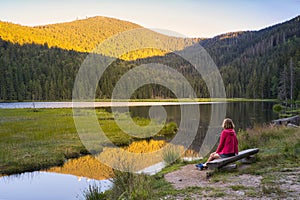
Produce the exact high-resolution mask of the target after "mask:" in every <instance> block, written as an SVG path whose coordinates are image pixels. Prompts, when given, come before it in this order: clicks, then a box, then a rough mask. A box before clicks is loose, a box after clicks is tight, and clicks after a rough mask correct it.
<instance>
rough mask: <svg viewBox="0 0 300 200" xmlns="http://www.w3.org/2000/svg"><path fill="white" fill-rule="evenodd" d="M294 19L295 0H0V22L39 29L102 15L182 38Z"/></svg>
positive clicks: (298, 5)
mask: <svg viewBox="0 0 300 200" xmlns="http://www.w3.org/2000/svg"><path fill="white" fill-rule="evenodd" d="M297 15H300V0H149V1H143V0H51V1H49V0H47V1H45V0H8V1H3V0H0V20H1V21H9V22H13V23H17V24H22V25H29V26H34V25H43V24H49V23H57V22H66V21H73V20H76V19H77V18H79V19H82V18H86V17H92V16H108V17H114V18H118V19H122V20H127V21H131V22H134V23H137V24H139V25H141V26H144V27H146V28H159V29H167V30H170V31H175V32H178V33H180V34H183V35H186V36H188V37H213V36H216V35H218V34H222V33H226V32H232V31H240V30H259V29H261V28H265V27H267V26H270V25H273V24H277V23H280V22H284V21H286V20H289V19H291V18H293V17H296V16H297Z"/></svg>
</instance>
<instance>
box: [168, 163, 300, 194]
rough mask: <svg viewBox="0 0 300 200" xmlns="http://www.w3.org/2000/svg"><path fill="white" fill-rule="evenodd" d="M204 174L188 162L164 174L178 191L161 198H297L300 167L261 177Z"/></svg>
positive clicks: (299, 190)
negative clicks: (208, 175) (179, 191)
mask: <svg viewBox="0 0 300 200" xmlns="http://www.w3.org/2000/svg"><path fill="white" fill-rule="evenodd" d="M206 173H207V171H199V170H197V169H196V168H195V165H193V164H190V165H186V166H183V167H182V168H181V169H180V170H177V171H174V172H171V173H168V174H166V175H165V179H166V180H167V181H168V182H170V183H171V184H172V185H173V186H174V188H175V189H177V190H182V193H181V194H180V195H176V196H172V195H169V196H167V197H165V199H178V200H180V199H187V198H188V199H274V198H275V199H282V198H283V199H298V198H299V196H300V179H299V177H300V168H291V169H285V170H282V171H281V172H275V173H270V174H265V175H263V176H264V177H263V176H256V175H250V174H241V175H237V174H236V173H228V172H224V176H222V175H221V176H218V177H219V179H218V178H215V177H214V178H209V179H207V178H206ZM266 177H267V178H266ZM268 177H270V180H269V179H268Z"/></svg>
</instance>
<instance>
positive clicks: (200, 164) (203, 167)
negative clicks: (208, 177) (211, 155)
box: [196, 163, 207, 170]
mask: <svg viewBox="0 0 300 200" xmlns="http://www.w3.org/2000/svg"><path fill="white" fill-rule="evenodd" d="M196 167H197V168H198V169H200V170H204V169H207V166H205V165H204V164H202V163H199V164H197V165H196Z"/></svg>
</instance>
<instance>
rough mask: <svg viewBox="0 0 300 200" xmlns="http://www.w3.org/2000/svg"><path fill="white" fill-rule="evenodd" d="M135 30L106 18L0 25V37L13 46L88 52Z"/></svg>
mask: <svg viewBox="0 0 300 200" xmlns="http://www.w3.org/2000/svg"><path fill="white" fill-rule="evenodd" d="M135 28H141V26H139V25H137V24H133V23H130V22H126V21H122V20H118V19H113V18H107V17H92V18H88V19H85V20H76V21H73V22H66V23H59V24H51V25H45V26H36V27H29V26H21V25H17V24H13V23H8V22H1V21H0V36H1V38H2V40H5V41H9V42H12V43H13V44H20V45H23V44H41V45H46V46H48V47H58V48H61V49H66V50H74V51H79V52H90V51H92V50H93V49H94V48H95V47H96V46H97V45H98V44H99V43H100V42H102V41H103V40H105V39H107V38H109V37H111V36H113V35H115V34H118V33H121V32H123V31H127V30H132V29H135Z"/></svg>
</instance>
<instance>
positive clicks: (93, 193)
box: [83, 185, 107, 200]
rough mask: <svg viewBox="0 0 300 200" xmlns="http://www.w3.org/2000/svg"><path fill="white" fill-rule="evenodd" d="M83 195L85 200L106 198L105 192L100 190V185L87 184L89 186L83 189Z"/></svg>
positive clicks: (102, 199)
mask: <svg viewBox="0 0 300 200" xmlns="http://www.w3.org/2000/svg"><path fill="white" fill-rule="evenodd" d="M83 196H84V198H85V199H86V200H104V199H107V197H106V194H105V193H103V192H101V190H100V187H98V186H96V185H89V188H88V189H87V190H86V191H84V193H83Z"/></svg>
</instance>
